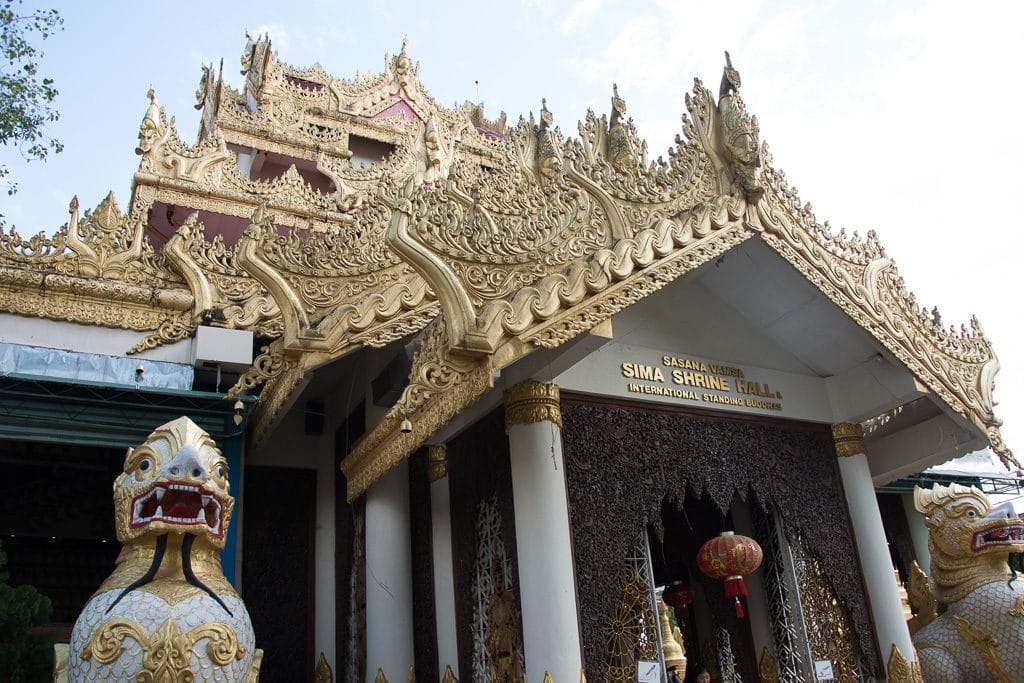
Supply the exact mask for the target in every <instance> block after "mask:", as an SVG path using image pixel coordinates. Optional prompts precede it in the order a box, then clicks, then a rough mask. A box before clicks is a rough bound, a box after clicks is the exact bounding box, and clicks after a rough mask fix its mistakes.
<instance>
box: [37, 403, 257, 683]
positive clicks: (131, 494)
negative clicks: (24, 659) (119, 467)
mask: <svg viewBox="0 0 1024 683" xmlns="http://www.w3.org/2000/svg"><path fill="white" fill-rule="evenodd" d="M233 506H234V499H233V498H232V497H231V496H230V495H229V486H228V465H227V461H226V460H225V459H224V456H223V455H221V452H220V451H219V450H218V449H217V446H216V444H215V443H214V441H213V439H212V438H210V435H209V434H207V433H206V432H204V431H203V430H202V429H200V428H199V427H198V426H197V425H196V424H195V423H194V422H192V421H191V420H190V419H188V418H187V417H180V418H178V419H176V420H173V421H171V422H168V423H167V424H165V425H163V426H161V427H158V428H157V429H156V430H155V431H154V432H153V433H152V434H150V435H149V438H148V439H146V442H145V443H144V444H142V445H141V446H139V447H138V448H135V449H128V453H127V455H126V456H125V462H124V472H123V473H122V474H121V475H120V476H118V477H117V479H116V480H115V482H114V517H115V525H116V528H117V538H118V540H119V541H121V543H122V544H124V547H123V548H122V550H121V554H120V555H119V556H118V558H117V567H116V568H115V569H114V573H113V574H111V575H110V576H109V577H108V578H107V580H106V581H104V582H103V585H101V586H100V588H99V590H98V591H96V593H95V595H93V596H92V598H91V599H90V600H89V602H88V603H87V604H86V606H85V608H84V609H83V610H82V613H81V614H80V615H79V617H78V620H77V621H76V622H75V626H74V629H73V630H72V632H71V644H70V647H69V649H68V659H67V662H66V663H62V662H59V661H58V666H57V668H58V670H61V669H63V670H66V671H67V674H68V680H70V681H72V682H73V683H74V682H76V681H138V682H139V683H147V682H157V681H196V682H199V681H245V682H246V683H251V682H255V681H256V680H257V679H258V677H259V665H260V661H261V659H262V656H263V652H262V650H257V649H256V647H255V636H254V635H253V630H252V622H251V621H250V620H249V613H248V612H247V611H246V609H245V605H244V604H243V603H242V600H241V598H239V597H238V594H237V593H236V592H235V590H234V588H232V587H231V584H230V583H228V581H227V579H225V578H224V574H223V572H222V570H221V565H220V551H221V550H222V549H223V548H224V542H225V539H226V535H227V529H228V525H229V523H230V522H231V511H232V508H233ZM62 664H63V666H62Z"/></svg>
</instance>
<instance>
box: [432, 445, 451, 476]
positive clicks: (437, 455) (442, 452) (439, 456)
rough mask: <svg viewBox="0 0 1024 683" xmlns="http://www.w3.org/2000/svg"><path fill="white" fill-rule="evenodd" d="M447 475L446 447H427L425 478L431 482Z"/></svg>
mask: <svg viewBox="0 0 1024 683" xmlns="http://www.w3.org/2000/svg"><path fill="white" fill-rule="evenodd" d="M447 476H448V449H447V448H445V447H444V446H429V447H428V448H427V478H429V479H430V482H431V483H433V482H435V481H438V480H439V479H444V478H445V477H447Z"/></svg>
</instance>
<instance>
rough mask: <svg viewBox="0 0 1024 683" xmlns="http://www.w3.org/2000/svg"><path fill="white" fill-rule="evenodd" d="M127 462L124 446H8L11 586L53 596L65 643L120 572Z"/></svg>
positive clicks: (2, 501) (0, 473)
mask: <svg viewBox="0 0 1024 683" xmlns="http://www.w3.org/2000/svg"><path fill="white" fill-rule="evenodd" d="M123 462H124V449H122V448H104V447H97V446H82V445H75V444H53V443H33V442H23V441H0V543H2V544H3V549H4V552H5V553H6V554H7V572H8V573H9V576H10V583H11V585H14V586H17V585H21V584H31V585H33V586H35V587H36V588H37V589H38V590H39V591H40V592H41V593H42V594H44V595H46V596H47V597H49V598H50V600H51V602H52V603H53V616H52V617H51V619H52V622H51V627H52V629H53V630H54V631H55V632H56V633H57V636H58V638H60V639H61V640H64V641H66V640H67V639H68V637H69V636H70V633H71V626H72V625H73V624H74V622H75V619H76V618H77V616H78V613H79V612H80V611H81V610H82V608H83V607H84V606H85V603H86V602H87V601H88V600H89V598H90V597H91V596H92V594H93V593H94V592H95V591H96V589H97V588H99V587H100V584H101V583H103V580H104V579H106V578H107V577H108V576H109V575H110V573H111V572H113V571H114V563H115V560H116V559H117V553H118V551H120V549H121V545H120V544H119V543H118V542H117V540H116V536H115V533H114V503H113V497H112V495H111V491H110V487H111V485H112V484H113V482H114V479H115V478H116V477H117V475H118V474H119V473H120V472H121V469H122V465H123Z"/></svg>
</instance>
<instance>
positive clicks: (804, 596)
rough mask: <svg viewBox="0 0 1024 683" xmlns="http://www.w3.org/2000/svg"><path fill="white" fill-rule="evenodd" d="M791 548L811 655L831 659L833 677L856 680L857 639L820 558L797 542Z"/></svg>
mask: <svg viewBox="0 0 1024 683" xmlns="http://www.w3.org/2000/svg"><path fill="white" fill-rule="evenodd" d="M793 549H794V554H795V556H796V557H795V559H796V567H797V581H798V588H799V590H800V604H801V606H802V610H803V614H804V621H805V624H806V629H807V636H808V641H809V642H808V644H809V645H810V649H811V655H812V656H813V658H814V659H816V660H828V661H830V662H832V671H833V674H834V675H835V680H838V681H854V680H857V678H858V675H857V674H858V665H859V663H858V661H857V660H858V652H857V643H856V641H855V640H854V631H853V628H852V624H851V621H850V615H849V613H848V612H847V609H846V606H845V605H843V603H842V602H840V601H839V599H838V597H837V596H836V592H835V590H834V589H833V588H832V586H831V579H830V577H829V576H828V575H827V574H826V572H825V568H824V566H823V565H822V563H821V561H820V560H819V559H817V558H815V557H812V556H810V555H808V554H807V553H806V552H805V551H804V550H803V548H801V547H799V546H794V547H793Z"/></svg>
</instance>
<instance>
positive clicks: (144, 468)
mask: <svg viewBox="0 0 1024 683" xmlns="http://www.w3.org/2000/svg"><path fill="white" fill-rule="evenodd" d="M152 466H153V461H152V460H150V459H149V458H143V459H142V460H141V461H140V462H139V471H140V472H148V471H149V468H151V467H152Z"/></svg>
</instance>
